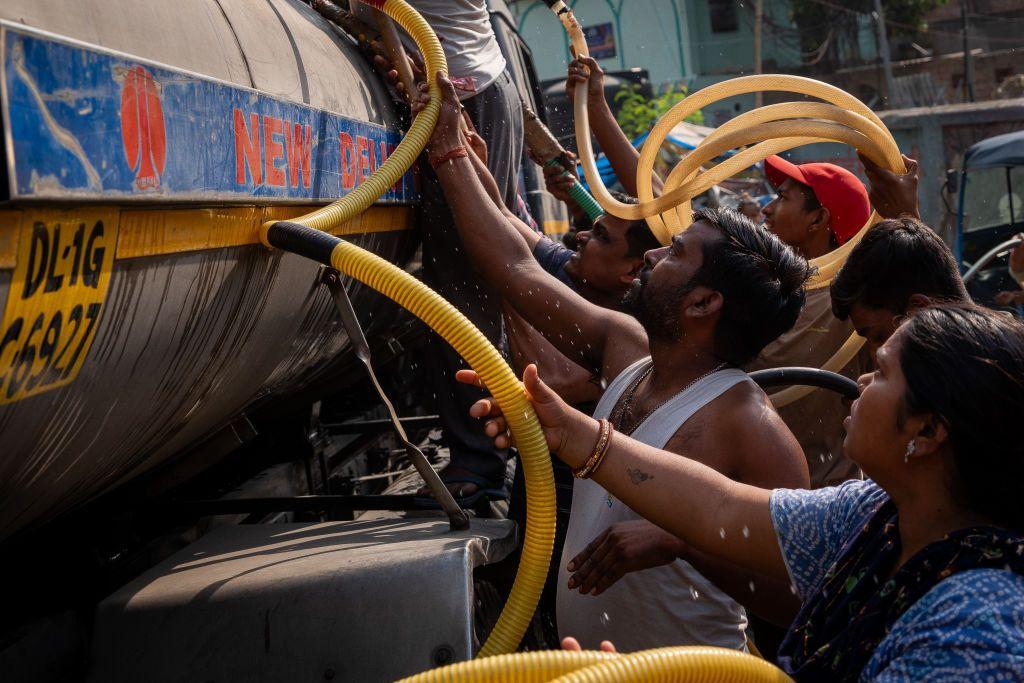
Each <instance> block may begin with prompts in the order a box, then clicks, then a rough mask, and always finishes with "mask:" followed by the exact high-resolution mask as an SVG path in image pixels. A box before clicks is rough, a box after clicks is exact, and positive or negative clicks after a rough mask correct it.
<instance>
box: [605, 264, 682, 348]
mask: <svg viewBox="0 0 1024 683" xmlns="http://www.w3.org/2000/svg"><path fill="white" fill-rule="evenodd" d="M650 274H651V269H650V268H649V267H647V266H644V268H643V270H641V271H640V275H639V277H637V279H636V280H633V284H632V285H630V288H629V291H628V292H626V296H625V297H624V298H623V299H622V308H623V310H624V311H626V312H627V313H629V314H630V315H632V316H633V317H634V318H636V319H637V320H638V321H639V322H640V325H641V326H642V327H643V328H644V331H645V332H646V333H647V338H648V339H657V340H659V341H668V342H677V341H679V340H680V339H682V337H683V320H682V315H683V312H682V302H683V297H685V296H686V295H687V294H689V293H690V292H691V291H693V288H694V287H695V285H694V284H693V280H690V281H689V282H686V283H684V284H682V285H679V286H677V287H675V288H674V289H672V290H670V291H669V292H668V293H665V294H662V295H660V296H659V295H657V294H654V293H652V292H651V290H650V288H649V287H648V286H647V285H648V281H649V279H650Z"/></svg>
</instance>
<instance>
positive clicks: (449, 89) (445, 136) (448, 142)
mask: <svg viewBox="0 0 1024 683" xmlns="http://www.w3.org/2000/svg"><path fill="white" fill-rule="evenodd" d="M437 85H438V87H439V88H440V89H441V110H440V113H439V114H438V117H437V125H436V126H435V127H434V132H433V133H432V134H431V135H430V140H429V141H428V142H427V147H429V148H430V151H431V153H441V152H447V151H448V150H450V149H452V148H453V147H457V146H459V145H461V144H462V142H463V138H462V105H461V104H460V103H459V97H458V95H456V94H455V86H453V85H452V82H451V81H449V80H448V78H447V76H445V75H444V74H442V73H438V74H437ZM429 104H430V88H429V86H428V85H427V84H426V83H420V84H419V94H418V95H417V96H416V98H415V99H413V101H412V103H411V107H412V111H413V113H414V114H417V115H418V114H420V113H421V112H422V111H423V110H424V109H426V108H427V105H429Z"/></svg>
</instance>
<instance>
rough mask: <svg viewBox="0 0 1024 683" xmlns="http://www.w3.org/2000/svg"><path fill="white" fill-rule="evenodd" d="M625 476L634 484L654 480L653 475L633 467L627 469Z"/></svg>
mask: <svg viewBox="0 0 1024 683" xmlns="http://www.w3.org/2000/svg"><path fill="white" fill-rule="evenodd" d="M626 474H628V475H629V480H630V481H631V482H633V483H634V484H642V483H643V482H645V481H647V480H648V479H654V475H653V474H647V473H646V472H644V471H642V470H640V469H639V468H634V467H627V468H626Z"/></svg>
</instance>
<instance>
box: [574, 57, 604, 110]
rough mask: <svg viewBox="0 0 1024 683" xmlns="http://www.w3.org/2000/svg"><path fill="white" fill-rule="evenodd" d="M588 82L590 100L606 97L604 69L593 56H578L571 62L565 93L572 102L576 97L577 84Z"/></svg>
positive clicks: (588, 97)
mask: <svg viewBox="0 0 1024 683" xmlns="http://www.w3.org/2000/svg"><path fill="white" fill-rule="evenodd" d="M580 83H586V84H587V99H588V100H598V99H600V100H603V99H604V71H603V70H602V69H601V65H600V64H598V63H597V60H595V59H593V58H592V57H577V58H576V59H574V60H572V61H571V62H569V73H568V77H567V78H566V80H565V94H566V96H567V97H568V98H569V101H570V102H573V101H575V99H576V86H577V85H578V84H580Z"/></svg>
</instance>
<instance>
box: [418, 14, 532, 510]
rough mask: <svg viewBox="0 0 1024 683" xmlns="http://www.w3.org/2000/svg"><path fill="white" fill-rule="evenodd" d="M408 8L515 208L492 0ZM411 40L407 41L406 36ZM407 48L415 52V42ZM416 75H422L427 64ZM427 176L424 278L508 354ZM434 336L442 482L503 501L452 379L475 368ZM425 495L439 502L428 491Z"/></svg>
mask: <svg viewBox="0 0 1024 683" xmlns="http://www.w3.org/2000/svg"><path fill="white" fill-rule="evenodd" d="M409 4H410V5H412V7H413V8H414V9H415V10H416V11H417V12H419V13H420V14H421V15H422V16H423V18H424V19H425V20H426V21H427V23H428V24H430V27H431V28H432V29H433V30H434V32H435V33H436V34H437V37H438V38H439V39H440V41H441V47H442V48H443V49H444V54H445V59H446V60H447V61H448V71H449V73H450V74H451V81H452V84H453V85H454V87H455V90H456V92H457V93H458V97H459V101H460V104H461V106H462V108H463V110H464V111H465V112H466V114H467V115H468V116H469V119H470V120H471V121H472V124H473V126H474V128H475V129H476V131H477V132H478V133H479V135H480V137H481V138H482V139H483V140H484V141H485V143H486V145H487V151H488V153H487V162H486V163H487V169H488V171H489V172H490V174H491V176H493V178H494V181H495V183H496V185H497V190H498V195H499V196H500V199H501V201H502V203H503V204H504V205H505V206H506V207H509V208H512V209H514V208H515V207H516V204H517V201H516V193H517V186H518V182H519V169H520V164H521V162H522V155H523V134H522V129H523V114H522V106H521V104H520V99H519V93H518V91H517V90H516V86H515V83H514V82H513V81H512V77H511V75H510V74H509V71H508V69H507V64H506V62H505V58H504V56H503V55H502V53H501V48H500V47H499V45H498V41H497V39H496V38H495V35H494V30H493V28H492V27H491V19H490V15H489V13H488V10H487V3H486V0H409ZM403 40H408V38H407V37H405V36H403ZM406 47H407V49H408V50H409V51H410V54H415V47H414V45H413V44H412V42H411V41H410V42H408V44H407V45H406ZM411 67H412V69H413V71H414V72H420V75H421V74H422V72H421V71H420V70H419V68H418V65H416V64H412V65H411ZM411 95H412V96H415V93H412V94H411ZM420 177H421V180H422V205H421V210H422V214H421V216H420V221H419V224H420V225H421V226H422V228H423V279H424V281H425V282H426V283H427V284H428V285H429V286H430V287H431V288H432V289H433V290H434V291H436V292H438V293H439V294H440V295H441V296H443V297H444V298H445V299H447V300H448V301H449V302H450V303H451V304H452V305H454V306H455V307H456V308H458V309H459V311H461V312H462V313H463V315H465V316H466V317H467V318H469V319H470V320H471V321H472V322H473V324H474V325H476V326H477V328H479V329H480V331H481V332H483V333H484V335H485V336H486V337H487V338H488V339H489V340H490V342H491V343H492V344H494V345H495V346H496V347H497V348H499V349H502V348H504V346H505V343H504V341H505V340H504V333H503V325H502V306H501V298H500V297H499V296H496V295H495V294H494V292H493V290H491V288H490V287H488V286H487V284H486V283H485V282H484V281H483V280H481V279H480V278H479V276H478V275H477V274H476V273H475V272H474V271H473V269H472V268H466V267H465V255H464V253H463V251H462V246H461V243H460V241H459V236H458V233H457V232H456V231H455V229H454V227H453V218H452V215H451V212H450V211H449V209H448V205H447V203H446V201H445V199H444V194H443V192H442V191H441V187H440V185H439V184H438V180H437V176H436V175H435V174H434V171H433V169H431V168H430V166H429V164H427V163H421V164H420ZM429 334H430V339H429V342H428V345H427V363H426V366H427V369H426V371H427V375H428V376H427V381H428V382H429V383H430V385H431V386H434V387H437V405H438V413H439V415H440V418H441V426H442V428H443V430H444V437H445V442H446V444H447V446H448V449H449V452H450V454H451V462H450V464H449V465H448V466H447V467H446V468H445V469H444V470H442V471H441V473H440V474H441V479H442V481H444V482H445V484H446V485H447V486H448V488H449V490H451V492H452V494H453V495H454V496H455V497H456V499H457V500H458V501H459V503H460V504H461V505H463V506H465V507H471V506H472V505H474V504H475V503H476V502H477V501H478V500H480V498H481V497H483V496H484V495H488V496H490V497H502V496H504V495H505V491H504V489H505V463H506V460H507V459H508V453H507V451H495V449H494V445H493V444H492V443H491V442H490V440H489V439H487V438H485V437H483V436H482V435H481V434H480V430H479V428H478V427H477V425H476V424H474V420H472V419H471V418H469V416H468V412H467V411H468V410H469V406H471V405H472V404H473V402H474V401H476V400H478V399H479V398H481V396H482V394H481V393H480V392H479V391H478V390H476V389H474V388H473V387H467V386H465V385H454V384H453V383H452V382H451V381H450V379H451V377H452V376H453V375H454V373H455V372H456V370H458V369H459V368H464V367H466V365H465V362H464V361H463V360H462V358H460V357H459V355H458V354H457V353H455V351H454V350H452V348H451V347H450V346H448V344H446V343H445V342H444V341H443V340H442V339H441V338H440V337H438V336H437V335H435V334H433V333H432V332H431V333H429ZM419 493H420V495H422V496H424V497H429V495H430V494H429V491H428V490H427V489H421V491H420V492H419Z"/></svg>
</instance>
